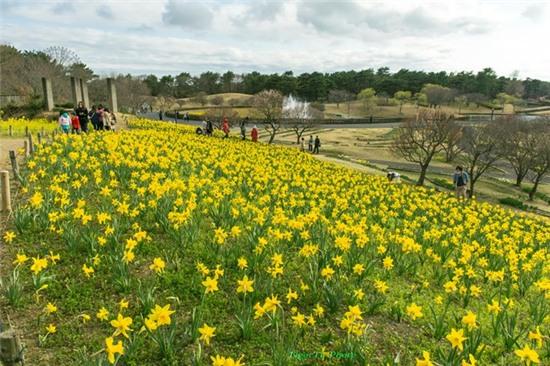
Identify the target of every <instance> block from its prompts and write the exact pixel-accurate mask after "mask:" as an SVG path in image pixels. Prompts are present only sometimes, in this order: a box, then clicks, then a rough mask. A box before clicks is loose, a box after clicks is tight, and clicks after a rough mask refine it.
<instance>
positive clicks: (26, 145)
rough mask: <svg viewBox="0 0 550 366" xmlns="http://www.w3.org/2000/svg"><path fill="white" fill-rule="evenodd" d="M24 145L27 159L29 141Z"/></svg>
mask: <svg viewBox="0 0 550 366" xmlns="http://www.w3.org/2000/svg"><path fill="white" fill-rule="evenodd" d="M23 145H24V146H25V157H26V158H27V157H28V156H29V141H28V140H25V141H23Z"/></svg>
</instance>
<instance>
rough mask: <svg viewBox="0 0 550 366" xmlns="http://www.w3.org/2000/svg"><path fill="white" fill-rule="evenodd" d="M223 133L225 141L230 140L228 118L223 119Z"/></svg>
mask: <svg viewBox="0 0 550 366" xmlns="http://www.w3.org/2000/svg"><path fill="white" fill-rule="evenodd" d="M222 131H223V133H224V136H223V138H224V139H226V138H228V137H229V121H228V120H227V117H223V122H222Z"/></svg>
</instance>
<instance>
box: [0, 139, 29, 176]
mask: <svg viewBox="0 0 550 366" xmlns="http://www.w3.org/2000/svg"><path fill="white" fill-rule="evenodd" d="M23 141H25V139H24V138H4V137H0V169H8V170H10V169H11V165H10V156H9V152H10V150H16V151H17V150H19V149H20V148H22V147H23Z"/></svg>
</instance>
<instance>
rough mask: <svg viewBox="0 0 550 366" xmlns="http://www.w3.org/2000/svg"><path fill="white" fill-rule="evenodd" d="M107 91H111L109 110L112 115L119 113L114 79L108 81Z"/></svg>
mask: <svg viewBox="0 0 550 366" xmlns="http://www.w3.org/2000/svg"><path fill="white" fill-rule="evenodd" d="M107 89H108V90H109V104H110V105H109V108H110V110H111V112H112V113H118V103H117V98H116V85H115V81H114V80H113V79H112V78H108V79H107Z"/></svg>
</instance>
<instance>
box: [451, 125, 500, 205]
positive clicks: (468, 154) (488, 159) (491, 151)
mask: <svg viewBox="0 0 550 366" xmlns="http://www.w3.org/2000/svg"><path fill="white" fill-rule="evenodd" d="M497 131H498V125H497V124H495V123H492V124H488V125H483V126H479V127H478V126H468V127H465V128H464V130H463V133H462V136H461V138H460V146H461V148H462V155H461V161H462V162H463V163H464V165H465V167H466V171H467V172H468V174H469V175H470V197H472V196H473V195H474V192H475V191H474V188H475V184H476V182H477V180H478V179H479V178H480V177H481V176H482V175H483V174H484V173H485V172H486V171H487V170H488V169H489V168H491V167H492V166H494V165H495V163H496V162H497V160H498V159H499V158H500V151H499V149H498V148H497V147H498V140H499V137H498V136H497Z"/></svg>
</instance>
